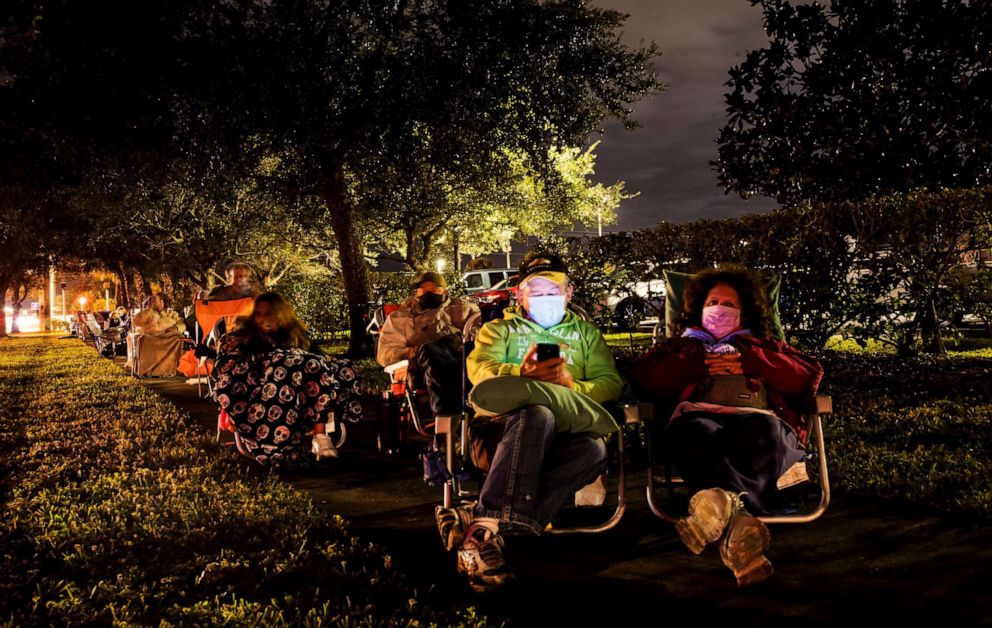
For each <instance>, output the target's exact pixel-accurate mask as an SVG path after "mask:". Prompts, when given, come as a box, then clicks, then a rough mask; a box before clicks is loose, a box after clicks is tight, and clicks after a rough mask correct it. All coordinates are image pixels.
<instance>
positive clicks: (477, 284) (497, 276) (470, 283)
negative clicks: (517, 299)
mask: <svg viewBox="0 0 992 628" xmlns="http://www.w3.org/2000/svg"><path fill="white" fill-rule="evenodd" d="M516 272H517V269H515V268H483V269H482V270H470V271H468V272H467V273H465V274H464V275H462V286H463V287H464V288H465V294H474V293H476V292H484V291H486V290H492V289H493V288H494V287H496V285H498V284H500V283H502V282H503V281H506V279H507V278H508V277H510V275H515V274H516Z"/></svg>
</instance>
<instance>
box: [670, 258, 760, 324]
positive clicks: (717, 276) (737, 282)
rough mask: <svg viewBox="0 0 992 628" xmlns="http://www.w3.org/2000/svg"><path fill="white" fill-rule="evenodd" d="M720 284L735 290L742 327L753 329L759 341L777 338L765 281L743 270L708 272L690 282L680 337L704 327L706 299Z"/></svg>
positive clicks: (712, 270)
mask: <svg viewBox="0 0 992 628" xmlns="http://www.w3.org/2000/svg"><path fill="white" fill-rule="evenodd" d="M721 283H725V284H727V285H728V286H730V287H731V288H733V289H734V290H736V291H737V295H738V296H739V297H740V299H741V327H746V328H747V329H750V330H751V333H752V334H754V335H755V336H757V337H759V338H772V337H774V335H775V330H774V327H773V326H772V318H773V315H772V306H771V304H770V303H769V302H768V290H767V288H766V287H765V285H766V284H765V280H764V279H762V278H761V276H760V275H758V274H757V273H755V272H752V271H749V270H747V269H745V268H743V267H740V266H720V267H718V268H708V269H706V270H703V271H701V272H698V273H696V274H695V275H693V276H692V277H690V278H689V281H688V283H686V285H685V292H683V295H682V316H681V317H680V318H679V321H678V323H677V324H676V333H678V334H681V333H682V332H683V331H685V330H686V329H688V328H690V327H702V324H703V304H704V303H705V301H706V295H708V294H709V293H710V290H712V289H713V286H715V285H717V284H721Z"/></svg>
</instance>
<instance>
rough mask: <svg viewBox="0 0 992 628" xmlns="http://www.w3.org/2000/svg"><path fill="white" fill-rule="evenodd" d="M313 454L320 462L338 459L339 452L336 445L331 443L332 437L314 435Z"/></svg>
mask: <svg viewBox="0 0 992 628" xmlns="http://www.w3.org/2000/svg"><path fill="white" fill-rule="evenodd" d="M312 450H313V453H314V455H315V456H317V459H318V460H322V459H324V458H337V457H338V450H337V448H336V447H334V443H333V442H332V441H331V437H330V436H328V435H327V434H314V435H313V447H312Z"/></svg>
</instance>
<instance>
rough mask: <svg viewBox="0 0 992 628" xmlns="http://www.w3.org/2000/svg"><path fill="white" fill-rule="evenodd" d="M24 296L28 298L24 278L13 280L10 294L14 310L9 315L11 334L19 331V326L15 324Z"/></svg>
mask: <svg viewBox="0 0 992 628" xmlns="http://www.w3.org/2000/svg"><path fill="white" fill-rule="evenodd" d="M26 298H28V283H27V281H26V280H24V279H22V280H20V281H15V282H14V291H13V292H12V293H11V295H10V300H11V306H12V308H13V310H14V311H13V312H12V313H11V315H10V333H12V334H19V333H21V328H20V327H18V325H17V318H18V316H19V315H20V313H21V306H22V305H24V299H26Z"/></svg>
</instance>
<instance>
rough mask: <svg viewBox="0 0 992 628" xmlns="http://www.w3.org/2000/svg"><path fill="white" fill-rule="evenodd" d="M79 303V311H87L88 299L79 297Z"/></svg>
mask: <svg viewBox="0 0 992 628" xmlns="http://www.w3.org/2000/svg"><path fill="white" fill-rule="evenodd" d="M78 301H79V309H81V310H84V309H86V297H85V296H82V297H79V299H78Z"/></svg>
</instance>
